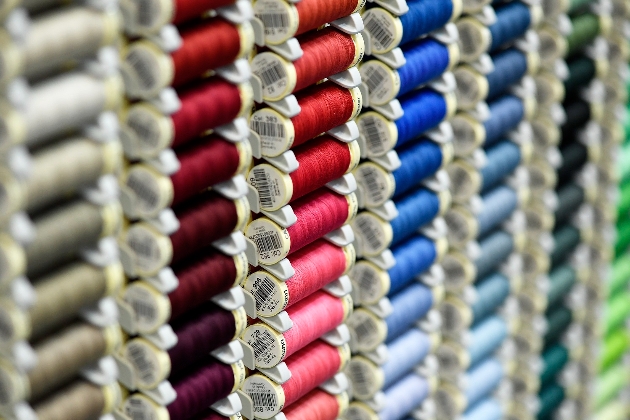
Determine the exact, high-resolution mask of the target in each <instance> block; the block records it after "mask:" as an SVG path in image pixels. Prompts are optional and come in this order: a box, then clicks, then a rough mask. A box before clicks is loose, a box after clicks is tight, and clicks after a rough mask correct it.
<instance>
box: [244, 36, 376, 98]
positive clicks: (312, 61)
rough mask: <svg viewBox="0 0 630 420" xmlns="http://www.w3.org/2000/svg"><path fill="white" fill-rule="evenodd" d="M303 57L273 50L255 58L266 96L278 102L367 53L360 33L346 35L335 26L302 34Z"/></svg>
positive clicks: (345, 67) (254, 69)
mask: <svg viewBox="0 0 630 420" xmlns="http://www.w3.org/2000/svg"><path fill="white" fill-rule="evenodd" d="M298 41H299V42H300V46H301V47H302V52H303V54H302V56H301V57H300V58H298V59H297V60H296V61H293V62H290V61H287V60H285V59H284V58H282V56H280V55H278V54H276V53H273V52H268V51H266V52H262V53H260V54H258V55H256V57H255V58H254V60H253V61H252V72H253V73H254V74H255V75H256V76H258V77H259V78H260V80H261V81H262V89H263V98H264V99H265V100H268V101H277V100H279V99H282V98H284V97H285V96H287V95H289V94H291V93H293V92H297V91H300V90H302V89H304V88H307V87H308V86H311V85H314V84H316V83H317V82H319V81H320V80H322V79H325V78H327V77H330V76H332V75H335V74H337V73H340V72H342V71H344V70H347V69H349V68H350V67H353V66H355V65H357V63H359V61H361V60H362V58H363V53H364V52H365V44H364V43H363V37H362V36H361V34H360V33H359V34H354V35H350V34H346V33H344V32H341V31H339V30H337V29H335V28H333V27H332V26H329V27H327V28H324V29H322V30H320V31H312V32H308V33H306V34H304V35H303V36H301V37H299V39H298Z"/></svg>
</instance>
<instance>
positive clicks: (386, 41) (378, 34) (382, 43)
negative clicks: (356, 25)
mask: <svg viewBox="0 0 630 420" xmlns="http://www.w3.org/2000/svg"><path fill="white" fill-rule="evenodd" d="M364 25H365V30H366V31H368V32H369V33H370V35H371V36H372V43H373V44H375V46H376V47H377V49H379V50H385V49H387V48H389V46H390V45H391V44H392V42H393V41H394V36H393V34H392V33H391V32H390V31H389V30H388V29H387V28H385V27H384V26H383V25H382V24H381V22H380V21H379V20H378V19H377V18H375V17H374V15H371V14H370V15H369V16H368V17H367V19H365V21H364Z"/></svg>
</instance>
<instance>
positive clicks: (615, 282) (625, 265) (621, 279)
mask: <svg viewBox="0 0 630 420" xmlns="http://www.w3.org/2000/svg"><path fill="white" fill-rule="evenodd" d="M629 273H630V255H621V256H620V257H618V258H617V259H615V261H614V262H613V264H612V273H611V280H610V283H609V284H608V292H609V296H615V295H616V294H617V293H619V292H620V291H621V290H623V289H624V287H625V286H626V284H627V283H628V281H629V280H630V276H628V274H629Z"/></svg>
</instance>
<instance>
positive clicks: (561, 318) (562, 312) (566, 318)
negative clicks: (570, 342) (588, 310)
mask: <svg viewBox="0 0 630 420" xmlns="http://www.w3.org/2000/svg"><path fill="white" fill-rule="evenodd" d="M571 321H573V314H572V312H571V310H570V309H568V308H566V307H565V306H560V307H558V308H556V309H554V310H553V311H552V312H550V313H549V314H547V326H548V327H547V332H546V333H545V347H548V346H550V345H552V344H554V343H555V342H556V341H558V339H559V338H560V337H561V336H562V334H563V333H564V332H565V331H566V329H567V328H568V327H569V325H571Z"/></svg>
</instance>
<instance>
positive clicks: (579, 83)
mask: <svg viewBox="0 0 630 420" xmlns="http://www.w3.org/2000/svg"><path fill="white" fill-rule="evenodd" d="M567 66H568V68H569V77H567V79H566V80H565V81H564V90H565V92H566V93H567V95H568V96H571V97H575V96H576V95H575V94H576V93H578V91H579V89H580V88H582V87H586V85H588V84H589V83H590V82H591V80H593V79H594V78H595V76H596V74H597V64H596V62H595V61H594V60H593V59H591V58H588V57H585V56H578V57H575V58H574V59H573V60H571V61H569V62H568V63H567Z"/></svg>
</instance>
